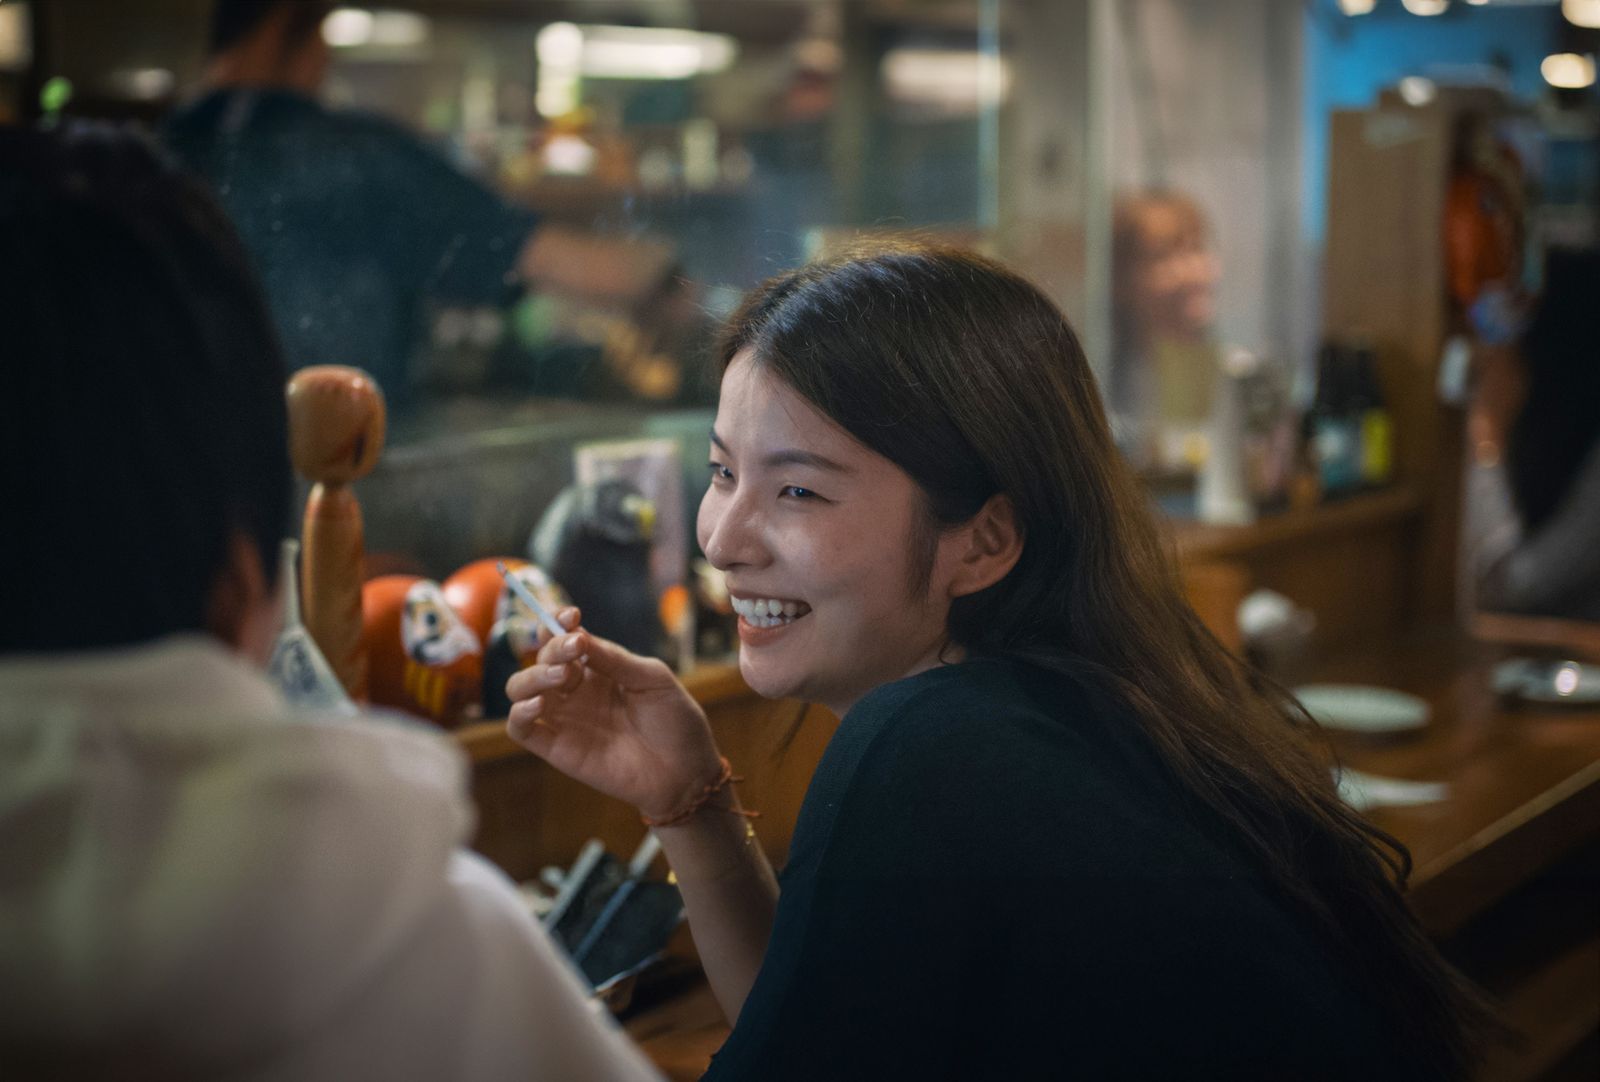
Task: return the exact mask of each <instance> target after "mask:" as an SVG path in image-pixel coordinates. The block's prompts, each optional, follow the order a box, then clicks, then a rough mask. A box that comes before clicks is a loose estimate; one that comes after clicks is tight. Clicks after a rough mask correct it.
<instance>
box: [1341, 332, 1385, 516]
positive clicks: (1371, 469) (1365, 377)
mask: <svg viewBox="0 0 1600 1082" xmlns="http://www.w3.org/2000/svg"><path fill="white" fill-rule="evenodd" d="M1351 360H1352V366H1353V368H1352V371H1353V380H1354V382H1353V385H1352V392H1353V395H1352V399H1351V409H1352V411H1353V413H1354V415H1355V417H1356V419H1357V424H1358V425H1359V427H1360V433H1361V441H1360V442H1361V471H1360V472H1361V484H1362V485H1363V486H1364V487H1366V488H1380V487H1382V486H1383V485H1386V484H1388V483H1389V479H1390V477H1391V476H1393V474H1394V420H1393V418H1392V417H1391V416H1390V414H1389V410H1388V407H1386V406H1385V405H1384V402H1383V388H1382V387H1381V386H1380V385H1379V383H1378V375H1377V371H1376V364H1375V362H1374V357H1373V351H1372V347H1371V346H1368V345H1365V344H1362V345H1358V346H1356V347H1355V348H1354V349H1353V350H1352V351H1351Z"/></svg>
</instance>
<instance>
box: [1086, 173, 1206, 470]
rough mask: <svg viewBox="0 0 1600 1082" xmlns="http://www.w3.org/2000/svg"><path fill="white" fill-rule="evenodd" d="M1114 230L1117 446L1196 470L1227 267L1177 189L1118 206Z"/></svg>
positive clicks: (1164, 464)
mask: <svg viewBox="0 0 1600 1082" xmlns="http://www.w3.org/2000/svg"><path fill="white" fill-rule="evenodd" d="M1112 236H1113V250H1112V312H1113V333H1114V335H1115V347H1114V355H1113V359H1112V368H1111V379H1110V384H1111V394H1110V403H1111V413H1112V421H1113V427H1114V429H1115V431H1116V437H1117V443H1118V445H1119V446H1121V447H1122V449H1123V451H1124V453H1126V454H1127V455H1128V457H1129V459H1130V460H1131V461H1132V462H1133V463H1134V464H1135V465H1136V466H1139V467H1141V468H1146V469H1148V468H1155V469H1158V470H1163V471H1170V470H1175V471H1184V472H1188V471H1193V470H1195V469H1197V468H1198V467H1199V466H1200V465H1201V464H1202V463H1203V462H1204V458H1205V448H1204V434H1203V431H1204V428H1205V425H1206V422H1207V420H1208V418H1209V415H1210V410H1211V396H1212V390H1213V387H1214V385H1215V382H1216V374H1217V365H1218V360H1217V348H1216V343H1215V341H1214V339H1213V337H1212V329H1213V325H1214V324H1215V322H1216V318H1217V297H1216V289H1217V282H1218V280H1219V279H1220V277H1221V269H1220V266H1219V264H1218V262H1217V258H1216V255H1215V253H1214V252H1213V250H1212V245H1211V237H1210V230H1209V228H1208V226H1207V224H1206V217H1205V212H1204V211H1202V210H1201V209H1200V206H1199V204H1198V203H1196V202H1195V201H1194V200H1193V199H1191V198H1190V197H1189V196H1187V195H1183V194H1181V193H1178V192H1173V191H1152V192H1145V193H1142V194H1139V195H1133V196H1128V197H1126V198H1124V199H1122V200H1121V201H1119V203H1118V205H1117V207H1116V212H1115V217H1114V219H1113V223H1112Z"/></svg>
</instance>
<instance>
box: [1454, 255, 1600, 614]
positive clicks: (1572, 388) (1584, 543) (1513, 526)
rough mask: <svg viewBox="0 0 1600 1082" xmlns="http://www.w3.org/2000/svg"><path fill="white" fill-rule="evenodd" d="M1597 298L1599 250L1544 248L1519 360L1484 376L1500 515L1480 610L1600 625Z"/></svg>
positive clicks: (1477, 431)
mask: <svg viewBox="0 0 1600 1082" xmlns="http://www.w3.org/2000/svg"><path fill="white" fill-rule="evenodd" d="M1597 298H1600V251H1596V250H1595V249H1585V250H1561V249H1555V250H1552V251H1551V253H1550V255H1549V258H1548V261H1547V264H1546V272H1545V283H1544V288H1543V292H1542V294H1541V296H1540V298H1539V300H1538V301H1537V303H1536V304H1535V306H1534V309H1533V312H1532V316H1531V319H1530V321H1529V323H1528V326H1527V330H1526V331H1525V332H1524V333H1523V336H1522V341H1521V349H1520V357H1516V358H1511V359H1509V363H1508V360H1507V359H1505V358H1502V359H1501V360H1500V363H1499V364H1498V365H1495V366H1493V367H1491V368H1489V369H1488V370H1486V372H1485V373H1484V376H1485V377H1486V378H1481V379H1480V382H1479V391H1478V397H1477V401H1475V403H1474V406H1473V411H1472V412H1473V416H1472V418H1471V420H1470V422H1469V423H1470V425H1471V430H1472V433H1473V438H1474V444H1475V448H1476V452H1477V462H1478V471H1477V472H1478V473H1479V475H1480V476H1486V477H1487V478H1488V480H1489V481H1490V482H1491V485H1490V487H1491V488H1494V487H1499V488H1502V490H1503V492H1504V497H1503V498H1500V499H1498V500H1496V501H1495V504H1496V505H1498V506H1500V507H1503V508H1505V509H1506V511H1507V512H1508V513H1507V514H1504V516H1503V526H1502V528H1501V529H1500V530H1499V531H1498V533H1497V534H1494V535H1491V536H1490V537H1489V538H1487V539H1486V540H1485V541H1484V542H1483V545H1482V547H1481V549H1480V552H1479V554H1478V557H1477V560H1478V567H1477V585H1478V590H1477V604H1478V606H1479V607H1480V608H1482V609H1487V610H1490V611H1501V612H1516V613H1525V614H1531V615H1540V616H1558V617H1566V618H1571V619H1580V620H1594V621H1600V334H1597V332H1596V324H1595V314H1594V313H1595V303H1596V299H1597ZM1517 361H1520V364H1517V363H1516V362H1517ZM1508 368H1510V369H1511V370H1507V369H1508ZM1508 419H1509V420H1508ZM1502 438H1503V445H1502V444H1501V439H1502ZM1486 471H1487V472H1486ZM1478 492H1479V499H1480V501H1481V500H1482V499H1484V498H1485V497H1483V496H1482V495H1481V493H1482V487H1481V486H1480V487H1479V489H1478ZM1480 513H1481V511H1480Z"/></svg>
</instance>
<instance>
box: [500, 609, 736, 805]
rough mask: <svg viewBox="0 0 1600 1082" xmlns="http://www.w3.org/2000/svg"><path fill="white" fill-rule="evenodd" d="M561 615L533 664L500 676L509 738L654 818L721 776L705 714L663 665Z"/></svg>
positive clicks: (567, 612)
mask: <svg viewBox="0 0 1600 1082" xmlns="http://www.w3.org/2000/svg"><path fill="white" fill-rule="evenodd" d="M556 618H557V620H558V621H559V622H560V623H561V625H562V626H563V627H565V628H568V629H569V633H568V634H566V635H562V636H559V637H557V638H554V639H546V633H545V632H543V631H541V632H540V639H541V643H542V645H541V646H540V649H539V655H538V659H537V660H536V661H535V663H534V664H532V665H530V666H529V667H528V668H526V669H523V670H522V671H521V672H519V673H517V674H516V675H514V676H512V677H511V679H510V680H508V681H507V682H506V693H507V695H509V696H510V698H511V712H510V715H509V717H508V719H507V721H506V732H507V733H509V734H510V736H511V739H513V740H515V741H516V742H517V743H518V744H521V745H522V746H523V747H525V748H527V749H528V750H529V751H531V752H533V753H534V754H535V755H537V756H539V757H540V758H541V759H544V760H545V761H546V762H548V763H549V764H550V765H551V766H553V767H555V768H556V769H557V770H559V771H561V772H562V773H563V774H567V775H569V776H570V777H573V778H576V779H577V780H578V781H581V782H583V783H584V784H586V785H589V786H591V787H593V788H595V789H598V790H600V791H601V792H602V793H605V794H607V795H609V796H614V797H617V798H618V799H620V800H625V801H627V802H628V803H630V804H632V805H634V806H635V807H636V808H638V809H639V810H640V811H641V812H642V813H643V814H645V815H646V816H649V817H651V818H664V817H667V816H670V815H672V814H673V813H674V812H677V811H679V810H680V809H682V808H683V807H685V806H686V805H688V804H689V803H691V802H692V801H693V800H694V799H695V798H696V797H698V796H699V795H700V794H701V793H702V792H703V791H704V789H705V786H706V785H707V784H709V783H711V782H714V781H715V780H716V779H717V776H718V774H719V773H720V771H721V761H720V759H719V757H718V754H717V746H716V742H715V741H714V740H713V739H712V736H711V726H710V725H709V724H708V723H707V722H706V715H705V711H703V710H701V709H700V704H699V703H696V702H695V701H694V699H693V698H692V697H691V696H690V695H689V693H688V691H687V690H685V689H684V686H683V685H682V684H680V683H679V682H678V679H677V677H676V676H674V675H673V673H672V670H671V669H669V668H668V667H667V665H666V664H665V663H664V662H662V661H660V660H659V659H657V658H649V657H640V656H639V655H638V654H634V653H631V652H630V651H628V650H625V649H623V648H622V647H620V646H618V645H617V644H616V643H614V642H610V641H609V640H606V639H602V638H599V637H597V636H595V635H591V634H590V633H589V632H587V631H584V630H583V629H582V628H580V627H579V626H578V625H579V619H580V614H579V612H578V610H577V609H575V608H568V609H563V610H561V612H560V613H558V614H557V617H556Z"/></svg>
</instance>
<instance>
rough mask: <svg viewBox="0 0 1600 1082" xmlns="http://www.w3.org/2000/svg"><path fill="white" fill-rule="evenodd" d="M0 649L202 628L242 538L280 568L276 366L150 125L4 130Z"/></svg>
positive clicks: (208, 221) (121, 640)
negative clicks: (141, 131) (0, 599)
mask: <svg viewBox="0 0 1600 1082" xmlns="http://www.w3.org/2000/svg"><path fill="white" fill-rule="evenodd" d="M0 328H3V335H4V337H3V343H4V344H3V346H0V349H3V351H4V354H3V355H4V358H5V361H4V372H5V390H4V393H3V394H0V432H4V437H3V438H4V440H5V441H6V447H7V449H6V453H4V454H3V455H0V474H3V476H4V477H5V497H4V506H5V507H6V527H5V529H4V530H3V531H0V537H3V538H4V541H3V542H0V550H3V551H4V553H5V557H4V559H3V560H0V567H3V568H4V575H5V580H6V585H5V595H6V597H7V599H8V603H7V605H6V606H5V610H6V617H5V619H4V620H0V629H3V630H0V652H13V651H29V650H72V649H84V648H89V647H101V646H116V645H125V644H130V643H136V642H142V641H146V640H149V639H153V638H156V637H158V636H161V635H164V634H168V633H171V632H176V631H202V630H204V629H205V626H206V608H207V600H208V598H209V596H210V594H211V590H212V586H213V584H214V583H215V581H216V579H217V576H218V574H219V573H220V572H221V571H222V569H223V567H224V566H225V562H226V560H227V556H228V546H229V539H230V537H231V536H232V535H233V534H234V532H235V531H238V532H240V533H242V534H243V535H244V536H246V537H248V538H249V539H250V541H251V542H252V543H253V544H254V546H255V548H256V551H257V552H258V553H259V554H260V557H261V560H262V564H263V567H264V569H265V571H266V574H267V578H268V582H269V583H272V582H275V581H276V576H275V572H276V568H277V547H278V542H279V539H280V538H281V537H282V536H283V534H284V531H285V528H286V526H287V523H288V512H289V498H290V491H291V489H290V473H289V458H288V424H287V415H286V409H285V405H284V379H285V375H286V370H285V367H284V362H283V357H282V354H281V352H280V350H279V347H278V342H277V338H276V335H275V332H274V329H273V324H272V321H271V319H270V318H269V316H268V313H267V309H266V305H265V302H264V300H263V299H262V294H261V291H260V288H259V286H258V284H257V282H256V278H255V275H254V274H253V272H252V271H251V268H250V264H249V262H248V259H247V257H246V255H245V250H244V248H243V246H242V245H241V243H240V242H239V239H238V237H237V236H236V235H235V234H234V232H233V229H232V227H231V226H230V225H229V224H228V222H227V220H226V219H225V218H224V216H223V213H222V211H221V209H220V208H219V207H218V206H217V204H216V203H215V202H214V201H213V200H212V198H211V197H210V196H209V195H208V194H207V193H206V192H205V191H204V189H203V188H201V187H200V185H199V184H198V183H196V182H194V181H192V180H190V179H188V178H186V177H184V176H183V175H181V174H180V173H179V172H177V170H176V168H175V167H174V166H173V165H171V164H170V163H169V162H168V161H167V159H165V158H164V157H162V156H161V155H160V154H159V153H158V152H157V151H156V149H155V148H154V147H153V146H152V145H151V144H150V143H149V142H148V141H147V140H145V139H144V138H142V137H139V136H136V135H134V134H131V133H130V132H128V131H125V130H119V129H113V128H109V127H106V126H103V125H102V126H75V127H71V128H69V129H66V130H64V131H62V132H58V133H45V132H35V131H25V130H20V129H5V128H0Z"/></svg>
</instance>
